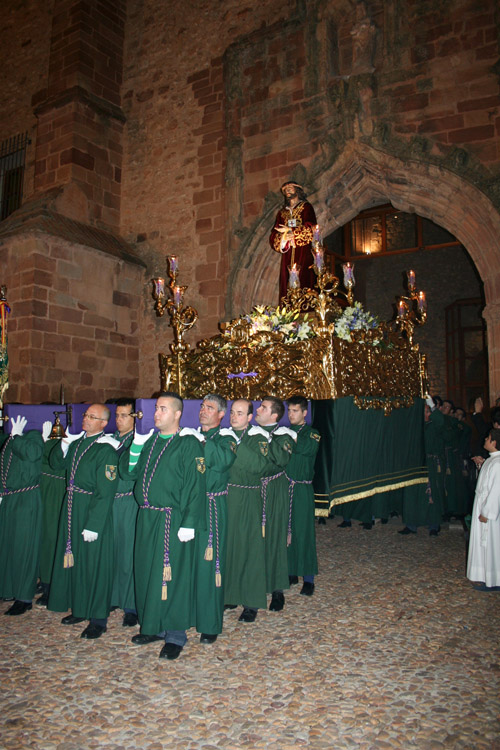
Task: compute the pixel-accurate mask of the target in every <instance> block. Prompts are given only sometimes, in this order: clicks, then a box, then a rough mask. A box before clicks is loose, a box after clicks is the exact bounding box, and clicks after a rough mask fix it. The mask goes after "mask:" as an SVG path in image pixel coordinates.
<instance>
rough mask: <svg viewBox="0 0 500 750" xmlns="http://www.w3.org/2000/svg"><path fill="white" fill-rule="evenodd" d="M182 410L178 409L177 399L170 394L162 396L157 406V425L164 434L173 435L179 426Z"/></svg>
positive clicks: (155, 417)
mask: <svg viewBox="0 0 500 750" xmlns="http://www.w3.org/2000/svg"><path fill="white" fill-rule="evenodd" d="M180 418H181V411H180V409H177V406H176V403H175V399H173V398H170V397H169V396H160V398H159V399H157V401H156V406H155V416H154V421H155V427H157V428H158V429H159V431H160V432H161V433H162V435H173V433H174V432H176V431H177V429H178V427H179V421H180Z"/></svg>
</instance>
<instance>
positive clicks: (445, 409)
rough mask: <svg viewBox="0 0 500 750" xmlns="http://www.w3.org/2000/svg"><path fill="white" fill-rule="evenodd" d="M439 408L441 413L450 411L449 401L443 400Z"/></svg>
mask: <svg viewBox="0 0 500 750" xmlns="http://www.w3.org/2000/svg"><path fill="white" fill-rule="evenodd" d="M439 410H440V411H442V412H443V414H449V413H450V411H451V404H450V402H449V401H443V403H442V404H441V406H440V407H439Z"/></svg>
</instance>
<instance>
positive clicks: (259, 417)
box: [255, 400, 278, 427]
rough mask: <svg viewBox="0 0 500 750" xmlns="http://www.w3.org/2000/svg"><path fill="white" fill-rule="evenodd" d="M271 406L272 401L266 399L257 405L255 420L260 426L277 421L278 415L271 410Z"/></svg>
mask: <svg viewBox="0 0 500 750" xmlns="http://www.w3.org/2000/svg"><path fill="white" fill-rule="evenodd" d="M272 408H273V405H272V403H271V402H270V401H266V400H264V401H262V402H261V404H260V406H258V407H257V411H256V414H255V421H256V422H257V424H259V425H260V426H261V427H265V426H266V425H270V424H276V422H277V421H278V415H277V414H273V413H272V412H271V409H272Z"/></svg>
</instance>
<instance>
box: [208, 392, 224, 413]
mask: <svg viewBox="0 0 500 750" xmlns="http://www.w3.org/2000/svg"><path fill="white" fill-rule="evenodd" d="M203 401H213V403H214V404H217V410H218V411H223V412H224V414H225V413H226V411H227V401H226V399H225V398H224V397H223V396H219V394H218V393H207V395H206V396H203V400H202V403H203Z"/></svg>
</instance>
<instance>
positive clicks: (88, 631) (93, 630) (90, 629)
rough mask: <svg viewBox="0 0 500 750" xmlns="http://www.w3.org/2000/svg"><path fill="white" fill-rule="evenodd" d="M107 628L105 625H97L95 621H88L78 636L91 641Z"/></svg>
mask: <svg viewBox="0 0 500 750" xmlns="http://www.w3.org/2000/svg"><path fill="white" fill-rule="evenodd" d="M106 630H107V627H106V626H105V625H97V623H95V622H90V623H89V624H88V625H87V627H86V628H85V630H84V631H83V633H82V634H81V636H80V638H87V640H89V641H93V640H95V639H96V638H100V637H101V635H102V634H103V633H105V632H106Z"/></svg>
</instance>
